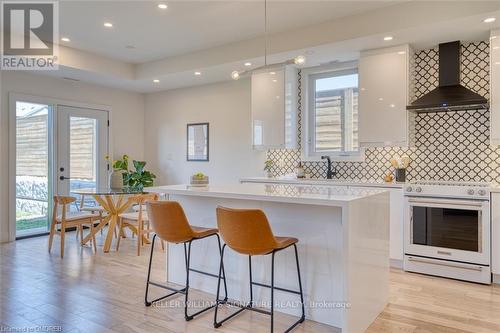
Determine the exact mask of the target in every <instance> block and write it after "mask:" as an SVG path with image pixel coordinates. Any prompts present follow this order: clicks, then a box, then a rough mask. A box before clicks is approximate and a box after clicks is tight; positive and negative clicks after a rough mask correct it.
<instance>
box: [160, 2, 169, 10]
mask: <svg viewBox="0 0 500 333" xmlns="http://www.w3.org/2000/svg"><path fill="white" fill-rule="evenodd" d="M158 8H160V9H167V8H168V6H167V5H166V4H164V3H160V4H158Z"/></svg>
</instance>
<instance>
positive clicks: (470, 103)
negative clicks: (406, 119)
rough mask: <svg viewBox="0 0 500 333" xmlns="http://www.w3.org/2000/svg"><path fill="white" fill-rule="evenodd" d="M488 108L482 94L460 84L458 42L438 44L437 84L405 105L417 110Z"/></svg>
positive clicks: (409, 108)
mask: <svg viewBox="0 0 500 333" xmlns="http://www.w3.org/2000/svg"><path fill="white" fill-rule="evenodd" d="M484 108H488V101H487V100H486V98H484V97H483V96H481V95H479V94H477V93H475V92H473V91H471V90H469V89H467V88H465V87H464V86H462V85H461V84H460V42H459V41H455V42H449V43H443V44H439V86H438V87H437V88H436V89H434V90H432V91H431V92H429V93H427V94H425V95H424V96H422V97H420V98H418V99H417V100H415V101H414V102H413V103H411V105H408V106H407V107H406V109H407V110H412V111H417V112H431V111H452V110H468V109H470V110H474V109H484Z"/></svg>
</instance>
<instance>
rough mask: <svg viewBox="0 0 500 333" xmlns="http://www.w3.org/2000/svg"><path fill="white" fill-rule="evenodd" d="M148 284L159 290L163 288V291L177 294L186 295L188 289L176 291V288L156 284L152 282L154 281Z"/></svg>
mask: <svg viewBox="0 0 500 333" xmlns="http://www.w3.org/2000/svg"><path fill="white" fill-rule="evenodd" d="M148 284H150V285H152V286H155V287H158V288H162V289H166V290H170V291H174V292H175V293H179V294H185V293H186V288H185V287H184V288H182V289H176V288H172V287H169V286H166V285H164V284H161V283H156V282H152V281H149V282H148Z"/></svg>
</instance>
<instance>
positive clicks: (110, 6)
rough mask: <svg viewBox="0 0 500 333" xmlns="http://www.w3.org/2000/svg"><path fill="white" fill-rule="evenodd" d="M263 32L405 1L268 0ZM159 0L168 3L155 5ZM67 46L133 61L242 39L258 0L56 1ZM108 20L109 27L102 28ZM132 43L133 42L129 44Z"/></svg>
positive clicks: (257, 14)
mask: <svg viewBox="0 0 500 333" xmlns="http://www.w3.org/2000/svg"><path fill="white" fill-rule="evenodd" d="M268 1H269V2H268V20H267V21H268V32H269V33H278V32H282V31H287V30H292V29H297V28H301V27H306V26H310V25H313V24H318V23H321V22H326V21H331V20H334V19H338V18H341V17H346V16H351V15H356V14H360V13H363V12H367V11H371V10H375V9H379V8H383V7H386V6H390V5H394V4H396V3H401V2H405V1H313V0H309V1H307V0H302V1H296V0H295V1H282V0H268ZM159 3H165V4H167V5H168V8H167V9H165V10H161V9H159V8H158V4H159ZM59 11H60V35H61V37H68V38H70V39H71V42H70V43H67V45H68V46H70V47H72V48H76V49H79V50H84V51H87V52H91V53H95V54H97V55H101V56H105V57H108V58H111V59H116V60H120V61H125V62H129V63H134V64H139V63H145V62H149V61H153V60H158V59H163V58H168V57H172V56H178V55H182V54H186V53H191V52H194V51H199V50H203V49H210V48H214V47H218V46H221V45H224V44H228V43H233V42H237V41H242V40H247V39H251V38H255V37H257V36H260V35H263V33H264V2H263V1H261V0H259V1H257V0H255V1H253V0H247V1H207V0H205V1H186V0H183V1H61V2H60V8H59ZM104 22H111V23H112V24H113V27H112V28H105V27H104V26H103V24H104ZM132 47H133V48H132Z"/></svg>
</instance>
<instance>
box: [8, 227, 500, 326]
mask: <svg viewBox="0 0 500 333" xmlns="http://www.w3.org/2000/svg"><path fill="white" fill-rule="evenodd" d="M58 241H59V239H58V238H56V240H55V242H56V244H58ZM66 242H67V244H66V254H65V257H64V259H62V260H61V259H60V257H59V253H58V251H57V249H58V248H57V246H55V247H54V250H53V253H52V255H49V254H48V253H47V237H39V238H32V239H25V240H21V241H18V242H15V243H9V244H2V245H0V331H1V330H2V327H3V328H5V327H18V328H19V327H37V326H56V327H55V329H53V330H52V331H59V332H157V331H158V332H167V333H173V332H242V333H243V332H252V333H255V332H267V331H268V320H269V318H268V317H267V316H264V315H261V314H257V313H252V312H247V313H244V314H242V315H241V316H239V317H237V318H235V319H234V320H232V321H231V322H230V323H228V324H226V325H224V326H222V327H221V328H219V329H217V330H214V329H213V327H212V320H213V316H212V314H213V313H212V312H209V313H208V314H206V315H203V316H200V317H198V318H196V319H195V320H193V321H191V322H188V323H186V322H185V321H184V318H183V309H182V307H171V308H165V307H151V308H146V307H145V306H144V304H143V293H144V281H145V273H146V267H147V260H148V255H149V251H147V250H145V251H143V253H142V255H141V256H140V257H137V256H136V255H135V253H136V251H135V245H136V243H135V241H134V240H132V239H130V238H128V239H124V240H122V243H121V248H120V252H118V253H117V252H115V251H111V252H110V253H108V254H103V253H102V244H103V242H104V238H98V239H97V243H98V251H99V253H98V255H96V256H95V255H93V254H92V249H91V248H90V247H83V248H82V247H80V246H79V245H78V244H77V242H76V240H75V235H74V233H69V234H68V236H67V239H66ZM160 253H161V252H160V248H159V246H158V254H160ZM164 269H165V262H164V257H163V256H162V255H158V256H157V257H156V260H155V262H154V271H153V278H154V279H156V280H162V279H164V275H165V274H164ZM193 294H194V296H195V298H196V299H205V300H211V297H210V296H208V295H205V294H202V293H195V292H193ZM152 296H153V297H154V296H155V294H152ZM292 320H293V318H292V317H289V316H286V315H281V314H279V315H277V318H276V324H277V325H276V332H279V331H283V329H284V328H285V327H286V326H287V324H288V323H290V322H291V321H292ZM3 331H5V329H3ZM294 332H302V333H309V332H311V333H312V332H314V333H322V332H335V330H334V329H333V328H332V327H328V326H325V325H320V324H317V323H314V322H310V321H306V322H305V323H304V324H303V325H301V326H299V328H297V329H296V330H295V331H294ZM386 332H387V333H388V332H391V333H396V332H397V333H403V332H404V333H430V332H432V333H452V332H453V333H465V332H470V333H481V332H484V333H494V332H495V333H497V332H500V286H483V285H478V284H472V283H467V282H459V281H453V280H447V279H441V278H435V277H428V276H423V275H417V274H411V273H405V272H402V271H399V270H393V271H392V272H391V297H390V302H389V304H388V305H387V307H386V309H385V311H384V312H383V313H382V314H381V315H380V316H379V318H377V320H376V321H375V322H374V323H373V324H372V326H371V327H370V328H369V329H368V331H367V333H386Z"/></svg>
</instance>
